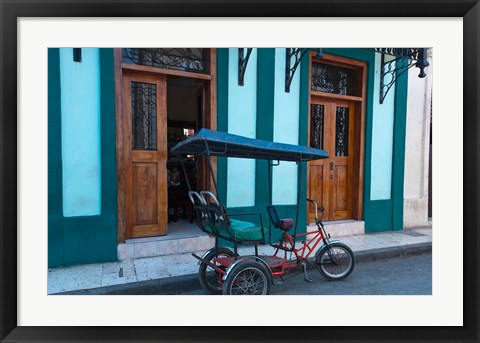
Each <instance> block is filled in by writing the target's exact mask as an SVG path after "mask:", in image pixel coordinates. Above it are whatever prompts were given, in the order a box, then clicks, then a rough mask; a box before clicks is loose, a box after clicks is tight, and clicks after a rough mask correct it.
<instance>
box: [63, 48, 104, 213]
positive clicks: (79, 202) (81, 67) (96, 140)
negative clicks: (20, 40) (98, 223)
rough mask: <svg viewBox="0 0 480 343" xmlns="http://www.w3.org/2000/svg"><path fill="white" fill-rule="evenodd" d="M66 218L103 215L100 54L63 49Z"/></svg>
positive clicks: (91, 49) (97, 52) (92, 51)
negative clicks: (78, 59) (76, 53)
mask: <svg viewBox="0 0 480 343" xmlns="http://www.w3.org/2000/svg"><path fill="white" fill-rule="evenodd" d="M60 88H61V90H62V93H61V117H62V120H61V123H62V124H61V137H62V162H63V163H62V176H63V215H64V216H65V217H73V216H87V215H98V214H100V206H101V203H100V201H101V193H100V188H101V181H100V175H101V165H100V158H101V155H100V54H99V49H94V48H89V49H82V60H81V62H75V61H74V60H73V49H72V48H62V49H60Z"/></svg>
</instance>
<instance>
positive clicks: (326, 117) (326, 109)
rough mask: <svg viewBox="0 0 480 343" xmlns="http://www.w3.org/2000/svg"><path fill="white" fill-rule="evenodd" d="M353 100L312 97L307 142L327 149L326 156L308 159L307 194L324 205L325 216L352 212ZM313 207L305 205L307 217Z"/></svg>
mask: <svg viewBox="0 0 480 343" xmlns="http://www.w3.org/2000/svg"><path fill="white" fill-rule="evenodd" d="M354 111H355V106H354V104H353V103H352V102H348V101H342V100H322V99H315V100H312V102H311V108H310V125H309V126H310V130H309V142H310V146H311V147H313V148H317V149H323V150H325V151H327V152H328V154H329V158H327V159H323V160H316V161H311V162H309V163H308V197H309V198H310V199H313V200H315V201H316V202H317V203H318V204H319V206H320V205H321V206H323V207H324V208H325V212H324V215H323V219H324V220H341V219H349V218H352V216H353V152H354V149H353V132H354V128H353V125H354V122H355V121H354V114H355V113H354ZM313 220H314V207H313V206H311V205H309V207H308V221H309V222H312V221H313Z"/></svg>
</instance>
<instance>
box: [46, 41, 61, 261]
mask: <svg viewBox="0 0 480 343" xmlns="http://www.w3.org/2000/svg"><path fill="white" fill-rule="evenodd" d="M60 96H61V90H60V51H59V49H58V48H50V49H48V266H49V267H55V266H60V265H62V263H63V214H62V203H63V198H62V142H61V138H62V137H61V105H60V104H61V102H60Z"/></svg>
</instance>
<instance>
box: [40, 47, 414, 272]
mask: <svg viewBox="0 0 480 343" xmlns="http://www.w3.org/2000/svg"><path fill="white" fill-rule="evenodd" d="M72 50H73V49H56V48H55V49H49V50H48V130H49V136H48V214H49V215H48V245H49V246H48V265H49V267H58V266H69V265H75V264H86V263H96V262H106V261H115V260H116V259H117V243H118V242H117V166H116V131H115V130H116V126H115V116H116V113H115V82H114V57H113V56H114V53H113V49H92V50H97V57H94V58H97V62H96V63H97V64H96V66H95V65H93V67H92V68H91V69H90V71H89V72H90V73H93V74H96V75H90V76H91V77H90V78H85V79H83V81H81V82H80V81H79V80H69V82H67V83H65V79H64V80H63V81H62V77H64V78H65V77H67V76H68V75H67V74H66V73H65V72H64V73H63V74H62V63H61V62H62V61H61V56H62V58H66V59H68V58H69V55H70V54H73V52H72ZM82 50H88V49H82ZM284 50H285V49H275V48H259V49H254V52H253V53H252V56H251V61H250V62H249V64H248V66H247V72H246V74H245V78H244V86H238V84H237V69H235V65H238V60H237V55H236V52H237V51H238V49H228V48H221V49H217V99H216V100H217V129H218V130H220V131H224V132H231V133H237V134H243V135H245V136H251V137H256V138H258V139H264V140H271V141H280V142H287V143H293V144H300V145H308V113H309V108H308V107H309V97H310V95H309V91H310V89H309V88H310V87H309V67H310V66H309V61H308V58H304V59H302V61H301V63H300V66H299V68H298V70H297V72H296V74H295V77H294V79H293V81H292V85H291V92H290V93H289V94H286V93H285V79H284V68H285V61H284V59H285V51H284ZM323 51H324V52H325V53H329V54H332V55H338V56H342V57H347V58H351V59H356V60H361V61H364V62H366V64H367V84H366V87H367V90H366V99H365V132H364V138H365V139H364V142H365V146H364V161H363V166H364V173H363V175H364V176H363V190H364V191H363V207H362V217H363V220H364V221H365V230H366V232H376V231H386V230H399V229H402V225H403V184H404V163H405V162H404V161H405V130H406V109H407V106H406V105H407V74H408V73H405V74H403V75H402V76H401V77H400V78H399V79H398V81H397V83H396V85H395V88H394V90H392V91H391V93H390V94H389V97H391V98H389V99H388V100H389V101H390V103H391V108H390V110H389V111H390V112H388V113H387V115H388V116H389V117H388V118H379V117H378V114H379V111H378V109H377V108H378V105H376V101H378V99H377V96H376V95H375V92H376V91H377V88H376V87H375V85H376V84H377V83H378V82H379V79H378V65H376V63H377V64H378V61H376V58H375V53H374V52H372V51H367V50H364V49H324V50H323ZM91 52H93V51H91ZM88 56H90V55H89V54H88V53H86V54H84V57H85V58H89V57H88ZM72 63H77V62H72ZM74 67H75V66H74ZM95 68H97V69H95ZM95 70H97V71H95ZM71 75H74V74H71ZM92 82H94V83H96V85H95V87H96V88H95V87H91V88H90V91H93V92H94V93H95V94H94V98H95V99H96V101H97V103H98V104H96V105H95V104H94V105H93V107H94V109H93V110H91V109H87V110H85V111H89V112H91V111H97V112H96V113H97V114H96V116H97V117H95V116H93V117H90V119H89V120H90V124H89V126H88V128H90V130H97V131H96V133H95V134H93V135H91V136H88V137H90V138H85V139H86V140H87V141H85V142H83V143H84V144H83V146H88V147H89V150H95V149H96V151H95V154H92V155H91V156H90V159H89V163H91V164H92V165H95V163H96V164H97V166H98V168H97V170H98V175H97V176H98V178H97V179H95V181H94V182H90V183H89V184H88V185H89V186H88V187H90V189H91V190H92V191H91V192H90V193H92V194H91V195H92V197H93V200H94V201H97V202H96V203H95V204H94V205H92V206H91V207H90V209H89V210H88V211H82V210H81V209H79V208H75V206H74V202H72V201H70V200H69V199H74V198H75V191H74V193H73V195H72V193H71V192H70V193H68V192H66V191H67V189H66V187H65V177H66V174H65V171H66V167H67V164H68V163H70V162H69V158H70V157H71V154H74V153H75V151H70V149H73V148H71V145H69V144H65V142H72V141H74V142H75V141H76V143H77V144H80V146H82V144H81V143H82V142H81V139H80V140H79V139H78V138H79V137H76V136H75V135H72V133H71V132H72V131H71V128H70V131H69V130H68V129H67V130H65V127H64V126H62V125H64V124H65V123H66V122H68V121H69V120H71V119H72V118H71V116H72V114H71V111H70V112H69V109H68V108H66V107H68V106H69V102H68V101H65V99H66V96H70V95H72V94H73V95H75V94H76V93H75V91H78V89H77V90H75V89H73V87H89V84H88V83H92ZM62 85H63V87H62ZM90 86H91V85H90ZM62 94H63V95H62ZM62 96H63V98H62ZM62 99H63V102H62ZM89 105H92V104H89ZM65 116H68V117H65ZM239 116H242V117H241V118H239ZM375 116H377V117H375ZM95 118H98V122H95V120H96V119H95ZM62 120H63V122H62ZM383 126H385V127H387V126H389V127H390V134H389V135H386V136H385V135H384V136H383V137H382V136H381V135H380V137H381V139H380V140H382V139H383V140H384V139H388V140H389V142H388V144H385V146H383V147H381V148H380V147H377V145H378V144H379V140H375V137H378V134H380V133H383V134H385V132H384V130H385V127H383ZM62 135H63V136H62ZM65 135H67V136H65ZM82 137H83V136H82ZM385 137H386V138H385ZM75 149H77V148H75ZM70 161H71V160H70ZM95 161H96V162H95ZM382 165H389V169H388V173H389V175H387V176H386V177H385V178H382V179H380V178H377V177H375V173H376V172H378V170H379V168H380V167H379V166H382ZM242 168H243V169H242ZM282 168H283V169H281V170H280V169H279V170H276V171H274V172H273V173H272V175H269V171H268V168H267V162H266V161H255V160H250V161H247V162H245V161H238V160H230V161H229V160H228V159H226V158H221V157H219V158H218V160H217V173H218V175H217V178H218V190H219V198H220V199H221V200H222V201H223V202H226V203H227V206H228V210H229V212H231V213H247V212H260V213H261V214H262V216H263V221H264V225H265V226H267V227H268V215H267V212H266V209H265V207H266V206H267V205H269V204H271V203H273V204H274V205H276V208H277V211H278V212H279V215H280V216H281V217H290V218H295V213H296V208H297V206H296V199H297V190H298V191H299V192H300V199H305V198H306V194H307V189H306V180H307V166H306V164H304V165H303V166H302V168H301V169H302V171H301V173H300V170H299V168H298V166H297V165H295V164H291V165H284V166H283V167H282ZM242 170H243V171H245V175H244V177H245V182H244V183H243V184H238V183H236V182H235V180H236V179H238V178H239V175H238V174H239V171H242ZM70 172H71V170H70ZM240 174H241V173H240ZM72 175H73V176H72ZM84 176H85V175H84ZM240 176H242V175H240ZM82 177H83V176H82V173H80V171H79V170H73V174H69V176H68V178H67V184H68V183H70V184H71V185H73V186H76V178H78V179H79V180H80V179H81V178H82ZM270 179H271V180H272V182H273V190H272V192H271V193H269V190H268V186H267V185H268V183H269V180H270ZM300 180H301V181H302V182H301V183H300V182H299V181H300ZM377 180H378V183H376V182H377ZM287 181H288V182H287ZM77 186H78V185H77ZM82 190H84V187H82ZM240 191H241V192H243V193H244V194H243V193H242V194H243V196H241V197H238V194H239V192H240ZM78 192H79V191H77V193H78ZM72 196H73V198H72ZM66 197H69V198H66ZM72 206H73V207H72ZM299 213H300V215H299V217H298V228H299V232H302V231H303V232H304V231H305V228H306V204H305V203H304V201H301V203H300V211H299ZM274 238H275V237H274Z"/></svg>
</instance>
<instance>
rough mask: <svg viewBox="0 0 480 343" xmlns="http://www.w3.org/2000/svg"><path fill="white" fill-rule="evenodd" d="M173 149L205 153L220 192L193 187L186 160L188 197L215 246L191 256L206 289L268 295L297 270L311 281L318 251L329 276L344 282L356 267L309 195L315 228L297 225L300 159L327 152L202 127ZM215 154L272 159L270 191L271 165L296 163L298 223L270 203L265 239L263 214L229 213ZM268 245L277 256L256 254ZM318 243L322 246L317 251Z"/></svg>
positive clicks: (178, 152)
mask: <svg viewBox="0 0 480 343" xmlns="http://www.w3.org/2000/svg"><path fill="white" fill-rule="evenodd" d="M172 153H173V154H176V155H194V156H205V157H206V160H207V161H208V166H209V169H210V174H211V177H212V181H213V186H214V188H215V193H216V194H214V193H213V192H211V191H209V190H192V189H191V188H190V184H189V182H188V178H187V175H186V173H185V168H184V166H183V163H182V168H183V171H184V173H185V179H186V180H187V184H188V188H189V193H188V195H189V198H190V200H191V201H192V203H193V206H194V208H195V211H196V213H197V218H198V220H197V222H198V223H199V225H200V227H201V228H202V229H203V230H204V231H205V232H207V233H209V234H210V235H213V236H214V237H215V246H214V247H212V248H211V249H210V250H209V251H207V252H206V253H205V254H204V255H203V256H201V257H200V256H197V255H196V254H192V255H193V256H194V257H195V258H196V259H198V260H199V264H200V267H199V271H198V277H199V281H200V284H201V285H202V287H203V288H205V289H206V290H208V291H210V292H217V293H219V292H222V293H223V294H226V295H236V294H238V295H264V294H269V293H270V288H271V285H272V284H274V283H275V282H276V280H278V279H281V280H282V281H285V278H284V276H285V275H286V274H287V273H288V272H289V271H292V270H294V269H297V270H299V271H300V272H302V271H303V275H304V279H305V281H307V282H313V280H311V279H310V278H309V277H308V275H307V266H308V265H309V263H310V262H309V257H310V256H311V255H312V254H313V252H315V251H316V252H315V256H314V258H313V262H314V264H315V265H316V268H317V270H318V271H319V272H320V274H321V275H322V276H323V277H325V278H326V279H327V280H331V281H333V280H343V279H345V278H346V277H348V276H349V275H350V274H351V273H352V271H353V268H354V265H355V258H354V255H353V252H352V250H351V249H350V248H349V247H348V246H347V245H346V244H344V243H341V242H340V241H338V240H332V239H331V238H330V235H329V234H327V232H326V231H325V227H324V225H323V223H322V220H321V218H319V217H318V210H319V209H318V206H317V203H316V202H315V201H314V200H311V199H306V200H307V201H308V202H310V203H311V204H312V205H313V206H314V207H315V224H316V230H315V231H310V232H305V233H297V225H296V223H298V217H299V211H300V201H301V199H300V190H301V185H302V166H303V164H304V163H302V162H307V161H311V160H316V159H322V158H328V154H327V152H325V151H324V150H318V149H313V148H308V147H305V146H298V145H292V144H284V143H276V142H270V141H265V140H259V139H252V138H247V137H243V136H238V135H233V134H229V133H224V132H220V131H213V130H208V129H201V130H200V131H199V132H197V133H196V134H195V135H193V136H190V137H188V138H187V139H185V140H184V141H182V142H180V143H178V144H177V145H176V146H175V147H174V148H173V149H172ZM213 156H222V157H237V158H253V159H263V160H268V175H269V182H268V192H269V194H270V195H271V188H272V182H271V172H272V167H275V166H278V165H279V164H280V162H281V161H290V162H297V164H298V167H299V180H298V184H299V185H298V187H297V189H298V193H297V209H296V216H295V221H294V220H293V219H281V218H279V216H278V214H277V211H276V209H275V207H274V206H272V205H271V204H270V205H269V206H267V207H266V210H267V213H268V215H269V217H270V221H269V227H268V241H267V235H266V234H265V229H266V228H265V227H264V225H263V218H262V214H261V213H241V214H237V213H235V214H233V213H228V212H227V210H226V207H225V206H224V205H223V203H222V201H221V199H220V197H219V195H218V189H217V183H216V179H215V173H214V171H213V168H212V162H211V157H213ZM269 199H271V196H270V197H269ZM270 201H271V200H270ZM320 212H321V213H322V214H323V207H321V208H320ZM245 219H247V220H245ZM272 225H273V228H272ZM272 230H279V233H280V238H279V239H277V240H276V241H274V242H272ZM276 236H278V234H277V235H276ZM307 236H308V238H309V239H307ZM225 241H227V242H230V243H231V244H230V245H233V249H232V248H230V247H227V246H222V242H225ZM266 243H268V244H270V246H272V247H273V250H274V253H273V255H260V254H259V253H258V246H259V245H261V244H266ZM320 244H321V245H320ZM239 245H241V246H245V245H250V246H253V248H254V253H253V254H252V255H242V256H240V255H239V253H238V246H239ZM319 245H320V247H319V248H318V249H316V248H317V247H318V246H319ZM279 281H280V280H279Z"/></svg>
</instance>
